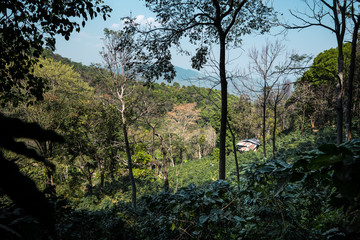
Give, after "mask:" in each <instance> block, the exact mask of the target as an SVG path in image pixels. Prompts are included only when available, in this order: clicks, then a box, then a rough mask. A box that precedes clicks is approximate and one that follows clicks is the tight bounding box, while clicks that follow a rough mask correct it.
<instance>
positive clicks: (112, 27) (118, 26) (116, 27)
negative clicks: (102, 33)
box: [110, 23, 121, 30]
mask: <svg viewBox="0 0 360 240" xmlns="http://www.w3.org/2000/svg"><path fill="white" fill-rule="evenodd" d="M120 27H121V24H119V23H114V24H113V25H111V26H110V28H111V29H115V30H117V29H120Z"/></svg>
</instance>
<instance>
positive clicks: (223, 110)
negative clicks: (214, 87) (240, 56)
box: [219, 33, 228, 179]
mask: <svg viewBox="0 0 360 240" xmlns="http://www.w3.org/2000/svg"><path fill="white" fill-rule="evenodd" d="M219 34H220V61H219V68H220V84H221V123H220V146H219V149H220V159H219V179H225V177H226V169H225V167H226V148H225V147H226V144H225V143H226V122H227V107H228V106H227V84H228V83H227V80H226V68H225V53H226V52H225V51H226V49H225V44H226V41H225V35H224V34H223V33H219Z"/></svg>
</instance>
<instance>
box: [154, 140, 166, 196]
mask: <svg viewBox="0 0 360 240" xmlns="http://www.w3.org/2000/svg"><path fill="white" fill-rule="evenodd" d="M156 135H157V136H158V138H159V139H160V141H161V152H162V155H163V168H164V174H163V175H164V190H165V191H168V190H169V177H168V171H167V150H166V146H165V142H164V139H163V137H162V136H161V135H160V134H156Z"/></svg>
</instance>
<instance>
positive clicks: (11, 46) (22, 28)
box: [0, 0, 111, 104]
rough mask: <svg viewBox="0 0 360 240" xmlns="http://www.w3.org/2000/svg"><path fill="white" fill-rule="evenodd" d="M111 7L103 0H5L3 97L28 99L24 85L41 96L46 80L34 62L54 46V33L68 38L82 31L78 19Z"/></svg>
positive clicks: (0, 16) (0, 37)
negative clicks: (36, 71) (34, 68)
mask: <svg viewBox="0 0 360 240" xmlns="http://www.w3.org/2000/svg"><path fill="white" fill-rule="evenodd" d="M110 11H111V9H110V7H109V6H107V5H103V1H102V0H75V1H68V0H66V1H47V2H44V1H30V0H15V1H4V2H2V3H1V9H0V26H1V31H0V43H1V44H0V55H1V60H0V79H1V82H0V93H1V95H0V100H1V101H3V103H4V101H12V102H13V103H14V104H16V103H17V102H18V101H19V100H21V99H23V100H28V99H27V95H26V94H22V92H21V90H22V89H29V93H30V94H31V96H35V97H36V98H37V99H41V98H42V92H43V87H44V81H43V80H41V79H40V78H37V77H35V76H34V75H33V74H32V71H31V66H32V65H33V64H34V63H35V62H36V58H37V57H39V56H40V54H41V52H42V49H43V47H44V46H45V45H46V46H47V47H49V48H51V49H52V50H54V49H55V43H56V41H55V35H57V34H60V35H62V36H64V37H65V39H69V37H70V34H71V33H72V32H73V31H74V30H76V31H78V32H79V31H80V24H79V23H78V22H77V21H76V19H78V18H80V19H82V26H85V21H87V20H88V19H93V18H94V17H96V16H97V15H98V14H100V15H102V16H103V18H104V19H106V17H108V16H109V15H108V13H109V12H110Z"/></svg>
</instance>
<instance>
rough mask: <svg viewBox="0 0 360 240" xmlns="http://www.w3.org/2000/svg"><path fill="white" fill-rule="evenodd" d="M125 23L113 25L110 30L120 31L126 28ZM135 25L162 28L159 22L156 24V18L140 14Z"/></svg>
mask: <svg viewBox="0 0 360 240" xmlns="http://www.w3.org/2000/svg"><path fill="white" fill-rule="evenodd" d="M124 21H125V20H123V21H121V22H120V23H113V24H112V25H111V26H110V29H112V30H120V29H122V28H123V27H124ZM135 23H137V24H139V25H140V26H149V25H150V26H152V27H157V26H160V24H159V23H158V22H156V20H155V18H153V17H148V18H147V17H145V16H144V15H142V14H140V15H137V16H136V17H135Z"/></svg>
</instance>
